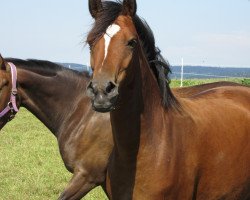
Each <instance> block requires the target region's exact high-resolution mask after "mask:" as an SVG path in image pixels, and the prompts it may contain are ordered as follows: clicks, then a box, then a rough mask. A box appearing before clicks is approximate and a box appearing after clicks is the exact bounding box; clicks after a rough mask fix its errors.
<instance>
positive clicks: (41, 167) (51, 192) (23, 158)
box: [0, 79, 250, 200]
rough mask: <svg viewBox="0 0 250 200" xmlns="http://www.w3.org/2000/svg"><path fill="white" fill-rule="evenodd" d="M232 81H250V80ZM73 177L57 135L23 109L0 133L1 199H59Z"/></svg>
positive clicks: (192, 82) (88, 198) (96, 194)
mask: <svg viewBox="0 0 250 200" xmlns="http://www.w3.org/2000/svg"><path fill="white" fill-rule="evenodd" d="M213 81H216V80H215V79H208V80H204V79H199V80H187V81H185V82H184V86H188V85H195V84H201V83H206V82H213ZM231 81H235V82H238V83H249V84H250V81H249V79H233V80H232V79H231ZM179 85H180V82H179V81H177V80H174V81H172V86H174V87H177V86H179ZM70 177H71V174H70V173H69V172H67V170H66V169H65V167H64V165H63V162H62V160H61V157H60V155H59V151H58V146H57V141H56V139H55V137H54V136H53V135H52V134H51V133H50V131H49V130H48V129H47V128H46V127H45V126H44V125H43V124H42V123H41V122H40V121H38V120H37V119H36V118H35V117H34V116H33V115H32V114H31V113H30V112H28V111H27V110H26V109H24V108H22V109H21V110H20V112H19V113H18V114H17V116H16V118H15V119H14V120H12V121H11V122H10V123H8V124H7V125H6V126H5V127H4V128H3V129H2V130H1V132H0V200H23V199H26V200H41V199H43V200H53V199H57V197H58V196H59V194H60V192H62V191H63V189H64V187H65V186H66V184H67V182H68V181H69V179H70ZM84 199H85V200H93V199H98V200H99V199H101V200H105V199H107V198H106V196H105V195H104V194H103V192H102V190H101V188H97V189H95V190H93V191H92V192H91V193H90V194H89V195H87V196H86V197H85V198H84Z"/></svg>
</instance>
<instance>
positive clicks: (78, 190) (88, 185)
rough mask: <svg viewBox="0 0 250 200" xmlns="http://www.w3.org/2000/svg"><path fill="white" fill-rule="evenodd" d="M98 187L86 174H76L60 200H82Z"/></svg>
mask: <svg viewBox="0 0 250 200" xmlns="http://www.w3.org/2000/svg"><path fill="white" fill-rule="evenodd" d="M96 186H97V184H96V183H94V182H91V180H90V179H89V177H88V176H86V174H84V173H81V172H78V173H75V174H74V175H73V177H72V179H71V180H70V182H69V184H68V186H67V187H66V188H65V190H64V191H63V193H62V194H61V195H60V197H59V198H58V200H78V199H79V200H80V199H81V198H82V197H83V196H85V195H86V194H87V193H88V192H89V191H90V190H92V189H93V188H95V187H96Z"/></svg>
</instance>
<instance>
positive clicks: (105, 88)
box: [87, 81, 118, 113]
mask: <svg viewBox="0 0 250 200" xmlns="http://www.w3.org/2000/svg"><path fill="white" fill-rule="evenodd" d="M87 96H88V97H90V99H91V101H92V107H93V109H94V110H95V111H97V112H102V113H104V112H110V111H112V110H114V109H115V104H116V101H117V98H118V86H117V85H116V84H115V83H113V82H111V81H109V82H108V83H105V84H103V83H102V84H100V83H99V84H98V82H94V81H91V82H90V83H89V85H88V86H87Z"/></svg>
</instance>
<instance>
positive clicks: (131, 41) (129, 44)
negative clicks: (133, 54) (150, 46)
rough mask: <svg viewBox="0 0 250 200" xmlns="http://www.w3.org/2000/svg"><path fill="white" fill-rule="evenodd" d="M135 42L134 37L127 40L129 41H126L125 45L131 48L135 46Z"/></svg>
mask: <svg viewBox="0 0 250 200" xmlns="http://www.w3.org/2000/svg"><path fill="white" fill-rule="evenodd" d="M136 44H137V41H136V39H132V40H129V42H128V44H127V45H128V46H129V47H130V48H131V49H134V48H135V46H136Z"/></svg>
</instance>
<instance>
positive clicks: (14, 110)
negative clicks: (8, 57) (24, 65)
mask: <svg viewBox="0 0 250 200" xmlns="http://www.w3.org/2000/svg"><path fill="white" fill-rule="evenodd" d="M8 64H9V66H10V69H11V79H12V89H11V95H10V101H9V102H8V104H7V106H6V107H5V108H4V109H3V111H2V112H0V118H2V117H3V116H5V115H6V114H7V113H8V112H11V115H10V116H9V121H10V120H12V119H13V118H14V117H15V114H16V113H17V112H18V108H17V105H16V95H17V88H16V81H17V70H16V66H15V65H14V64H13V63H10V62H9V63H8Z"/></svg>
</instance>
